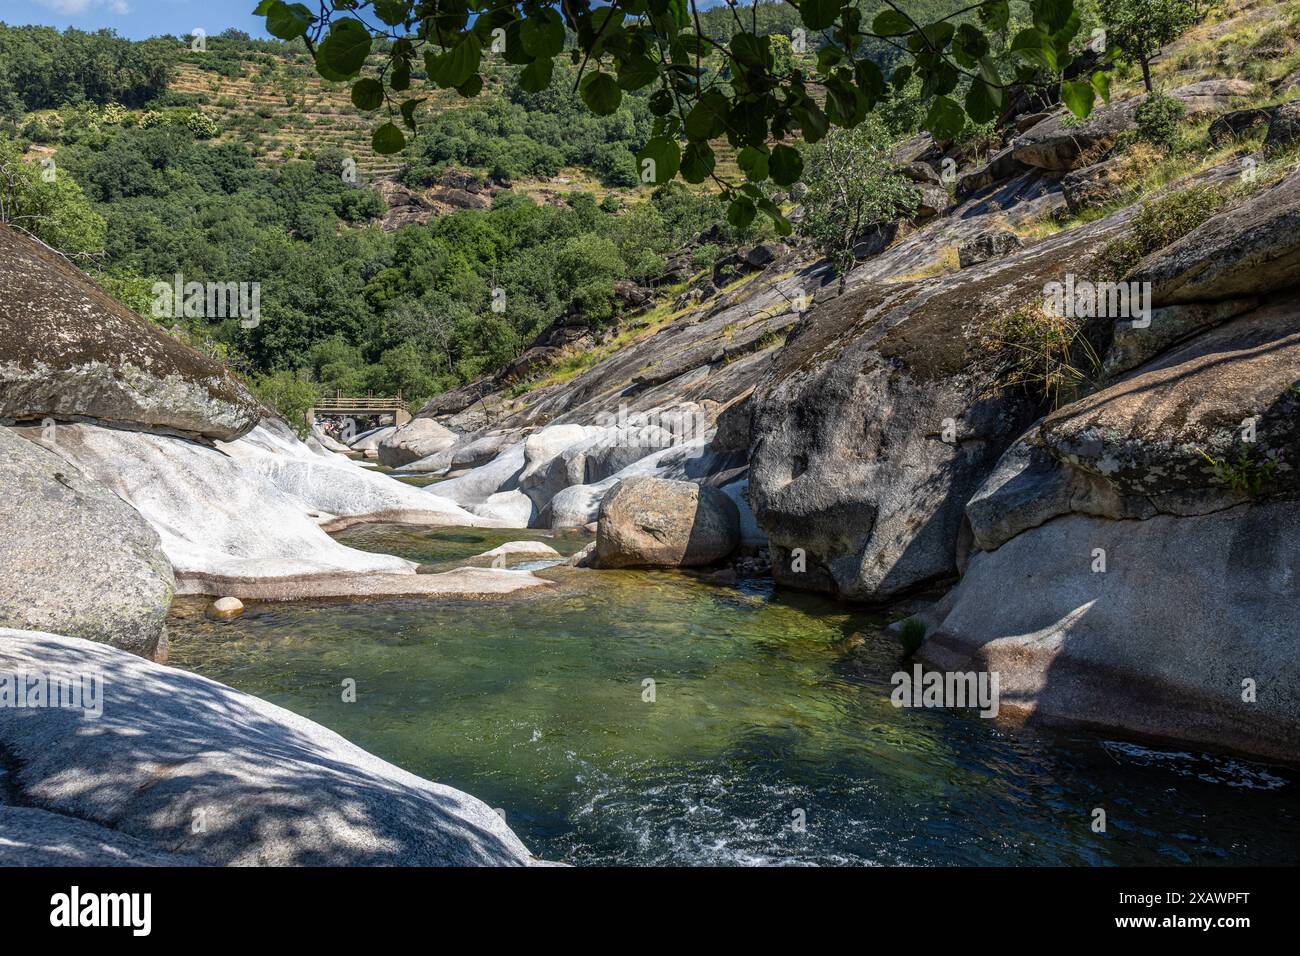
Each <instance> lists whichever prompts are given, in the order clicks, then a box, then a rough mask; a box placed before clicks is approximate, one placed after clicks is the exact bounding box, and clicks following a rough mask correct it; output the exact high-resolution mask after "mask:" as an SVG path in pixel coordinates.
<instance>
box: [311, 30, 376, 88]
mask: <svg viewBox="0 0 1300 956" xmlns="http://www.w3.org/2000/svg"><path fill="white" fill-rule="evenodd" d="M370 39H371V38H370V31H369V30H367V29H366V28H365V26H364V25H363V24H362V23H361V21H360V20H352V19H343V20H336V21H334V23H333V25H332V26H331V27H330V34H329V36H327V37H326V38H325V39H324V40H323V41H322V42H321V45H320V49H319V52H318V53H317V60H318V61H324V63H325V65H326V66H327V67H329V69H330V70H332V71H333V72H334V73H336V74H338V75H340V76H356V75H357V74H358V73H360V72H361V68H362V67H363V66H365V65H366V57H368V56H369V55H370Z"/></svg>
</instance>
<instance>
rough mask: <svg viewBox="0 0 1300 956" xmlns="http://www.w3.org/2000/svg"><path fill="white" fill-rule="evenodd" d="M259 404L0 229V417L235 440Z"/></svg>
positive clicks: (69, 270)
mask: <svg viewBox="0 0 1300 956" xmlns="http://www.w3.org/2000/svg"><path fill="white" fill-rule="evenodd" d="M260 417H261V408H260V405H259V403H258V402H257V400H256V399H254V398H253V396H252V395H250V394H249V393H248V391H247V390H246V389H244V387H243V386H242V385H240V384H239V383H238V382H236V381H235V379H234V378H232V377H231V376H230V375H229V374H227V373H226V371H225V369H223V368H222V367H221V366H220V365H218V364H217V363H215V362H213V361H211V360H210V359H207V358H205V357H204V356H203V355H200V354H199V353H198V352H196V351H195V350H194V349H191V348H189V347H188V346H186V345H182V344H181V343H180V342H178V341H176V340H175V339H173V338H171V337H170V336H168V335H166V334H164V333H163V332H162V331H161V330H160V329H158V328H157V327H156V326H154V325H153V324H152V323H149V322H146V321H144V320H143V319H141V318H140V317H139V316H138V315H136V314H135V313H134V312H132V311H131V310H130V309H127V308H126V307H125V306H123V305H121V304H119V303H118V302H116V301H114V300H113V299H112V298H110V297H109V296H108V295H107V294H106V293H105V292H104V291H103V290H102V289H100V288H99V286H97V285H96V284H95V283H94V282H93V281H92V280H91V278H90V277H89V276H87V275H86V274H85V273H83V272H82V271H81V270H80V269H77V268H76V267H75V266H73V265H72V264H70V263H69V262H68V261H67V260H66V259H64V258H63V257H62V256H60V255H58V254H57V253H55V252H53V251H51V250H50V249H48V248H46V247H45V246H43V245H41V244H40V243H37V242H36V241H35V240H32V239H29V238H27V237H26V236H24V235H22V234H20V233H18V232H15V231H14V230H13V229H10V228H8V227H7V226H0V418H8V419H12V420H31V419H37V420H40V419H45V418H54V419H57V420H78V419H79V420H85V419H92V420H96V421H101V422H107V423H113V424H126V425H131V426H135V427H141V428H149V429H157V430H170V431H177V432H184V433H189V434H195V435H202V436H204V437H207V438H221V439H234V438H237V437H239V436H240V435H242V434H243V433H244V432H246V431H248V430H249V429H250V428H252V427H253V426H254V425H255V424H256V423H257V420H258V418H260Z"/></svg>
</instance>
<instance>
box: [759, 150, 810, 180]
mask: <svg viewBox="0 0 1300 956" xmlns="http://www.w3.org/2000/svg"><path fill="white" fill-rule="evenodd" d="M767 167H768V172H769V173H770V174H771V176H772V182H774V183H776V184H777V185H778V186H790V185H792V184H794V183H795V182H797V181H798V180H799V177H800V176H802V175H803V157H802V156H800V155H799V151H798V150H797V149H795V148H794V147H793V146H786V145H785V144H784V143H782V144H780V145H778V146H776V147H774V148H773V150H772V158H771V159H770V160H768V164H767Z"/></svg>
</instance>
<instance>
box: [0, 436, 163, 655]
mask: <svg viewBox="0 0 1300 956" xmlns="http://www.w3.org/2000/svg"><path fill="white" fill-rule="evenodd" d="M69 427H70V426H69ZM59 430H61V429H57V428H56V429H55V430H53V431H52V432H48V434H50V435H51V439H52V441H54V442H55V443H57V435H58V431H59ZM0 516H3V525H4V544H3V546H0V627H16V628H45V629H58V630H60V631H63V632H65V633H68V634H72V635H74V636H77V637H84V638H87V639H88V640H93V641H103V642H104V643H107V644H112V645H113V646H115V647H120V648H122V649H123V650H127V651H131V652H132V653H135V654H140V655H142V656H144V657H149V658H154V657H159V658H162V659H166V656H167V632H166V624H165V621H166V617H167V608H168V607H169V606H170V605H171V599H172V593H173V591H174V590H175V586H176V584H175V580H174V579H173V576H172V566H171V564H170V563H169V562H168V560H167V558H166V556H165V555H164V554H163V551H162V546H161V543H160V542H159V540H158V534H157V532H155V531H154V530H153V528H151V527H150V526H149V524H148V522H146V521H145V520H144V518H142V517H141V516H140V514H139V513H138V512H137V511H136V510H135V509H134V508H132V507H131V506H130V505H128V504H127V503H126V502H124V501H123V500H122V499H121V498H119V497H118V496H117V495H115V494H113V493H112V492H111V491H109V490H108V489H107V488H105V487H104V486H103V485H101V484H99V483H98V482H97V481H95V480H93V479H91V478H89V477H87V476H86V475H85V474H83V473H82V472H81V471H80V470H79V469H77V468H75V467H74V466H72V465H70V464H68V463H67V462H66V461H64V460H63V459H62V458H60V457H58V456H57V455H54V454H51V453H50V452H48V451H46V450H45V449H43V448H41V447H40V446H39V445H36V444H33V443H32V442H30V441H27V440H26V439H24V438H21V437H19V436H18V435H16V434H14V433H13V432H12V431H10V430H9V429H7V428H0Z"/></svg>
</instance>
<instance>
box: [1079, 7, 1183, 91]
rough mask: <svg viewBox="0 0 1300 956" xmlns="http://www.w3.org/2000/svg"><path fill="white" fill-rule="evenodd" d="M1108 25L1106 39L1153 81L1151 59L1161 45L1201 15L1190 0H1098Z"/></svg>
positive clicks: (1146, 81)
mask: <svg viewBox="0 0 1300 956" xmlns="http://www.w3.org/2000/svg"><path fill="white" fill-rule="evenodd" d="M1097 13H1098V14H1099V15H1100V17H1101V22H1102V23H1103V24H1105V27H1106V42H1107V43H1108V44H1112V45H1114V46H1115V47H1117V48H1119V50H1120V51H1121V52H1122V53H1123V55H1124V56H1125V57H1126V58H1127V59H1128V60H1130V61H1131V62H1135V63H1137V64H1138V66H1140V67H1141V68H1142V83H1143V84H1144V85H1145V86H1146V88H1147V92H1148V93H1150V92H1151V90H1152V89H1153V87H1152V85H1151V61H1152V60H1153V59H1154V58H1155V56H1156V54H1158V53H1159V52H1160V48H1161V47H1163V46H1164V45H1165V44H1167V43H1172V42H1173V41H1174V40H1176V39H1178V37H1179V35H1180V34H1181V33H1182V32H1183V31H1184V30H1186V29H1187V28H1188V27H1189V26H1191V25H1192V24H1193V23H1195V22H1196V21H1197V20H1198V19H1199V17H1198V15H1197V12H1196V7H1195V6H1193V5H1192V4H1191V3H1189V2H1188V0H1097Z"/></svg>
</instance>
